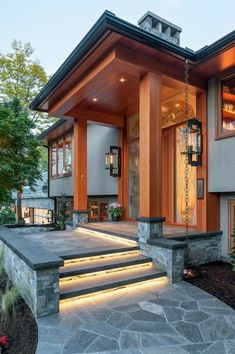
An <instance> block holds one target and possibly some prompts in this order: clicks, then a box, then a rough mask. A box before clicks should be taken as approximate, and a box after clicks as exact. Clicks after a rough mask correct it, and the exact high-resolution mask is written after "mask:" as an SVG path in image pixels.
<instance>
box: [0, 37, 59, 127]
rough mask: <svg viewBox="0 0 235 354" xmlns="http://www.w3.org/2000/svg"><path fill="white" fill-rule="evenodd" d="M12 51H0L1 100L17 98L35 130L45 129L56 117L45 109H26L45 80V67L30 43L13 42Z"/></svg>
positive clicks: (6, 100) (7, 100)
mask: <svg viewBox="0 0 235 354" xmlns="http://www.w3.org/2000/svg"><path fill="white" fill-rule="evenodd" d="M12 50H13V51H12V52H11V53H9V54H7V55H3V54H0V101H1V102H9V101H13V100H14V99H16V98H17V99H18V100H19V102H20V104H21V106H22V108H23V109H24V110H25V111H26V112H27V114H28V116H29V117H30V118H31V119H32V121H33V122H34V123H35V127H36V129H37V130H38V131H42V130H44V129H46V128H47V127H48V126H49V125H51V124H52V123H53V122H54V121H55V118H50V117H48V116H47V114H45V113H41V112H35V111H32V110H30V109H29V104H30V102H32V100H33V99H34V97H35V96H36V95H37V94H38V93H39V91H40V90H41V89H42V87H43V86H44V85H45V83H46V82H47V80H48V77H47V75H46V72H45V70H44V69H43V67H42V66H41V65H40V63H39V61H38V60H35V59H33V58H32V55H33V52H34V50H33V48H32V47H31V44H30V43H25V44H22V43H21V42H20V41H16V40H14V41H13V42H12Z"/></svg>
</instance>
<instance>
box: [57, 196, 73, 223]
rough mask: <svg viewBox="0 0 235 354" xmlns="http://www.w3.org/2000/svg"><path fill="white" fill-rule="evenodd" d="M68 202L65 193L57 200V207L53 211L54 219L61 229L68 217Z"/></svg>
mask: <svg viewBox="0 0 235 354" xmlns="http://www.w3.org/2000/svg"><path fill="white" fill-rule="evenodd" d="M69 210H70V203H69V202H68V201H67V200H66V197H65V195H62V196H61V197H60V198H59V200H58V208H57V212H56V213H55V221H56V224H58V225H59V226H60V228H61V230H64V229H65V223H66V221H67V220H68V219H69V218H70V215H69Z"/></svg>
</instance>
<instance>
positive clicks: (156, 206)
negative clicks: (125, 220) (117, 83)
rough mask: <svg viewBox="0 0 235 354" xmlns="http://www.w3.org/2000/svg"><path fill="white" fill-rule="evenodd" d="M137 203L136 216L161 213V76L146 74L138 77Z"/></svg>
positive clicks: (160, 215)
mask: <svg viewBox="0 0 235 354" xmlns="http://www.w3.org/2000/svg"><path fill="white" fill-rule="evenodd" d="M139 113H140V118H139V119H140V161H139V167H140V169H139V171H140V172H139V173H140V185H139V193H140V196H139V197H140V198H139V200H140V205H139V216H140V217H148V218H158V217H162V127H161V76H160V75H159V74H155V73H151V72H150V73H148V74H146V75H145V76H144V77H143V78H142V79H141V81H140V88H139Z"/></svg>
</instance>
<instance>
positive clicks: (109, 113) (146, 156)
mask: <svg viewBox="0 0 235 354" xmlns="http://www.w3.org/2000/svg"><path fill="white" fill-rule="evenodd" d="M180 33H181V28H180V27H178V26H176V25H174V24H172V23H170V22H169V21H166V20H164V19H162V18H161V17H159V16H157V15H155V14H153V13H151V12H147V13H146V14H145V15H144V16H143V17H142V18H141V19H140V20H139V23H138V26H135V25H133V24H130V23H128V22H126V21H124V20H122V19H120V18H118V17H116V16H115V15H114V14H112V13H110V12H108V11H106V12H105V13H104V14H103V15H102V16H101V17H100V18H99V19H98V21H97V22H96V23H95V24H94V26H93V27H92V28H91V30H90V31H89V32H88V33H87V35H86V36H85V37H84V39H83V40H82V41H81V43H79V44H78V46H77V47H76V48H75V50H74V51H73V52H72V53H71V55H70V56H69V57H68V58H67V59H66V61H65V62H64V64H63V65H62V66H61V67H60V68H59V69H58V71H57V72H56V73H55V74H54V76H52V78H51V79H50V80H49V82H48V83H47V85H46V86H45V87H44V89H43V90H42V91H41V93H40V94H39V95H38V96H37V97H36V98H35V99H34V101H33V102H32V104H31V108H32V109H37V110H39V111H43V112H48V113H49V114H50V115H52V116H55V117H58V118H61V119H63V120H62V121H61V122H62V123H61V124H57V125H56V126H54V127H52V128H51V130H48V131H47V132H46V133H45V134H44V139H46V141H47V143H48V146H49V147H50V196H52V197H58V196H59V195H60V194H62V193H63V194H66V196H67V197H68V198H72V197H73V202H72V204H71V209H72V210H73V219H74V221H75V222H78V223H79V222H81V221H88V216H89V215H90V218H91V216H92V215H93V212H91V210H92V209H94V210H95V209H97V205H98V204H99V203H102V201H104V202H105V203H106V202H108V201H110V200H115V195H116V194H117V200H118V201H119V202H120V203H121V204H122V205H123V207H124V216H123V218H124V219H125V220H129V221H132V220H136V218H137V220H138V223H139V233H140V234H141V235H143V234H146V235H147V237H149V238H151V237H152V236H154V237H156V236H159V237H160V236H161V234H162V225H163V223H166V224H167V225H173V226H180V225H181V226H183V225H184V224H185V222H186V218H187V220H188V223H189V227H190V228H191V229H192V230H198V231H204V232H210V231H219V230H222V231H223V237H222V254H223V256H227V255H228V253H229V252H230V249H231V246H232V244H231V242H232V241H231V237H230V233H231V229H232V227H233V225H234V223H235V179H234V178H233V176H234V172H235V163H234V162H235V157H234V156H235V155H234V151H235V31H233V32H231V33H229V34H228V35H226V36H224V37H223V38H221V39H219V40H218V41H216V42H214V43H213V44H211V45H209V46H206V47H204V48H202V49H200V50H198V51H196V52H194V51H192V50H190V49H188V48H182V47H181V46H180ZM185 84H186V85H185ZM185 88H186V90H185ZM186 102H187V114H186V112H185V106H186V104H185V103H186ZM187 118H190V119H196V122H199V123H200V124H199V126H200V134H199V135H200V149H199V150H198V151H197V154H194V152H192V151H193V148H192V151H191V155H190V153H189V151H188V150H187V155H190V156H187V158H188V159H189V157H191V158H192V157H193V158H198V159H199V158H200V159H199V160H198V161H199V162H198V163H197V164H196V165H197V166H195V164H193V163H192V164H190V163H189V164H186V158H185V154H183V153H182V144H183V143H182V132H184V131H185V127H187V125H188V119H187ZM104 127H106V128H104ZM105 129H108V130H107V132H109V133H107V134H110V135H106V131H105ZM192 131H196V129H192V130H191V133H192ZM71 132H72V133H71ZM192 136H193V135H192ZM197 139H199V136H197ZM91 142H93V143H94V146H93V147H92V144H91ZM197 142H199V140H197ZM194 143H195V141H193V142H192V146H193V144H194ZM110 146H114V147H116V148H119V150H118V151H119V156H118V158H119V161H120V166H119V171H118V174H117V176H116V177H112V176H109V173H108V171H107V170H105V166H104V155H105V153H106V152H108V151H109V149H110ZM193 154H194V155H195V156H192V155H193ZM69 156H70V157H69ZM69 161H70V163H69ZM185 165H187V172H185V171H186V168H185ZM92 171H93V172H92ZM186 184H187V188H186ZM185 190H186V192H187V193H185ZM185 194H187V196H186V197H185ZM109 198H110V199H109ZM186 198H187V201H186ZM71 201H72V199H71ZM94 202H96V203H97V204H94ZM92 203H93V204H94V208H93V206H92ZM102 208H103V206H101V205H100V204H99V212H98V214H99V217H98V218H97V219H98V220H102V218H101V217H100V215H101V214H102V211H101V209H102ZM94 214H95V213H94Z"/></svg>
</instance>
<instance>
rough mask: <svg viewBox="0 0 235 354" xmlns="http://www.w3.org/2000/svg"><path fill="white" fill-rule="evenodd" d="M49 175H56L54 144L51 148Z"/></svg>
mask: <svg viewBox="0 0 235 354" xmlns="http://www.w3.org/2000/svg"><path fill="white" fill-rule="evenodd" d="M51 175H52V176H56V145H54V146H52V148H51Z"/></svg>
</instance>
